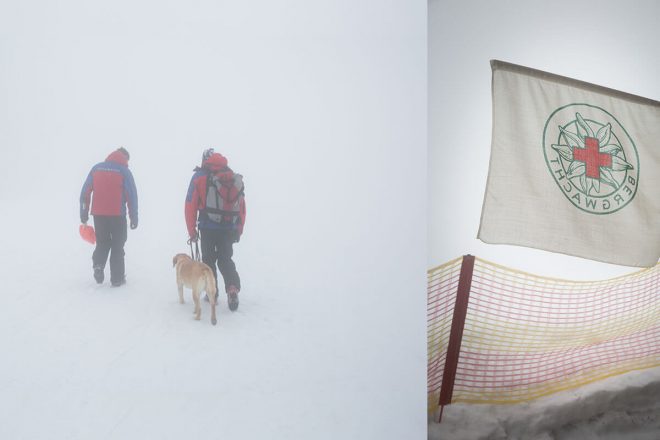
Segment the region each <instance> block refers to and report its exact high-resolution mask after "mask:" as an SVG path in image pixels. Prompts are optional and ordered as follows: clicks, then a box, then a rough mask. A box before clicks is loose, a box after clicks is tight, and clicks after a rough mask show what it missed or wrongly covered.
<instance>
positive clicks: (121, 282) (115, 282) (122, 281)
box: [110, 277, 126, 287]
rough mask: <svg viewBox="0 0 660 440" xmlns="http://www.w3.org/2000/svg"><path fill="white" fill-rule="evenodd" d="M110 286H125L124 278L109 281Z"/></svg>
mask: <svg viewBox="0 0 660 440" xmlns="http://www.w3.org/2000/svg"><path fill="white" fill-rule="evenodd" d="M110 284H112V287H119V286H121V285H124V284H126V277H122V279H120V280H110Z"/></svg>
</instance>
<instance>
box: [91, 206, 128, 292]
mask: <svg viewBox="0 0 660 440" xmlns="http://www.w3.org/2000/svg"><path fill="white" fill-rule="evenodd" d="M94 229H95V232H96V249H94V253H93V254H92V262H93V264H94V267H95V268H96V267H100V268H102V269H103V268H105V263H106V261H108V253H109V254H110V281H111V282H119V281H121V280H123V279H124V243H126V238H127V233H126V217H125V216H107V215H95V216H94Z"/></svg>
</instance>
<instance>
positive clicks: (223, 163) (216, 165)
mask: <svg viewBox="0 0 660 440" xmlns="http://www.w3.org/2000/svg"><path fill="white" fill-rule="evenodd" d="M207 151H208V150H207ZM204 153H206V151H205V152H204ZM202 167H204V168H206V169H208V170H211V171H220V170H222V169H224V168H225V167H227V158H226V157H224V156H223V155H222V154H220V153H211V154H210V155H208V156H207V157H206V158H205V159H203V162H202Z"/></svg>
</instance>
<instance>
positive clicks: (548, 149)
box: [478, 61, 660, 267]
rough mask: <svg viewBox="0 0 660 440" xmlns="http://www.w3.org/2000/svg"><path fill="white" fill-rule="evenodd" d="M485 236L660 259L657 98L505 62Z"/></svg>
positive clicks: (499, 69)
mask: <svg viewBox="0 0 660 440" xmlns="http://www.w3.org/2000/svg"><path fill="white" fill-rule="evenodd" d="M491 67H492V70H493V84H492V88H493V135H492V136H493V138H492V146H491V158H490V169H489V172H488V182H487V185H486V193H485V197H484V204H483V210H482V213H481V225H480V227H479V235H478V237H479V239H481V240H482V241H484V242H486V243H499V244H513V245H520V246H528V247H533V248H538V249H543V250H548V251H552V252H560V253H563V254H568V255H574V256H578V257H583V258H589V259H592V260H598V261H604V262H607V263H614V264H621V265H626V266H641V267H650V266H653V265H655V264H656V263H657V261H658V257H660V102H657V101H653V100H650V99H646V98H642V97H639V96H635V95H630V94H627V93H623V92H619V91H616V90H612V89H608V88H605V87H601V86H597V85H593V84H589V83H585V82H582V81H577V80H574V79H570V78H566V77H562V76H558V75H554V74H550V73H546V72H542V71H539V70H534V69H529V68H526V67H522V66H517V65H514V64H509V63H504V62H501V61H491Z"/></svg>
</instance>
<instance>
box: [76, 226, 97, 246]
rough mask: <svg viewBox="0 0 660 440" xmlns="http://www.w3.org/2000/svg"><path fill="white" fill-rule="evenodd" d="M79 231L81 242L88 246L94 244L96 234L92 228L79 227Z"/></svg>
mask: <svg viewBox="0 0 660 440" xmlns="http://www.w3.org/2000/svg"><path fill="white" fill-rule="evenodd" d="M79 231H80V236H81V237H82V239H83V240H85V241H86V242H87V243H90V244H96V233H94V227H93V226H89V225H80V228H79Z"/></svg>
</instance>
